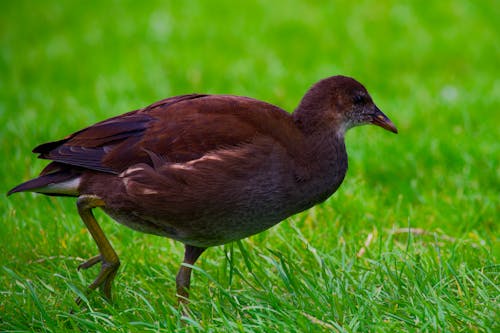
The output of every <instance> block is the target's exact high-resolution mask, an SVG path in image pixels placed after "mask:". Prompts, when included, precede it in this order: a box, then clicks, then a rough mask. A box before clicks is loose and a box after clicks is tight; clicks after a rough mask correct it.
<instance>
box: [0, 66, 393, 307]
mask: <svg viewBox="0 0 500 333" xmlns="http://www.w3.org/2000/svg"><path fill="white" fill-rule="evenodd" d="M363 124H375V125H378V126H381V127H383V128H385V129H387V130H389V131H391V132H394V133H397V129H396V127H395V126H394V124H393V123H392V122H391V121H390V120H389V119H388V118H387V117H386V116H385V115H384V114H383V113H382V112H381V111H380V110H379V109H378V108H377V106H376V105H375V104H374V103H373V101H372V99H371V97H370V95H369V94H368V92H367V91H366V89H365V87H363V85H362V84H360V83H359V82H357V81H356V80H354V79H352V78H349V77H345V76H333V77H329V78H326V79H324V80H321V81H319V82H318V83H316V84H315V85H314V86H313V87H312V88H311V89H310V90H309V91H308V92H307V93H306V94H305V96H304V97H303V98H302V101H301V102H300V104H299V106H298V107H297V109H296V110H295V111H294V112H293V113H292V114H289V113H287V112H285V111H284V110H282V109H280V108H279V107H277V106H274V105H271V104H268V103H265V102H262V101H258V100H255V99H251V98H248V97H239V96H229V95H199V94H192V95H183V96H176V97H171V98H167V99H164V100H162V101H159V102H156V103H154V104H152V105H150V106H148V107H146V108H143V109H140V110H136V111H132V112H128V113H125V114H123V115H120V116H117V117H114V118H110V119H108V120H104V121H102V122H99V123H97V124H95V125H92V126H90V127H87V128H84V129H82V130H80V131H78V132H76V133H73V134H71V135H69V136H67V137H66V138H64V139H62V140H59V141H54V142H49V143H45V144H42V145H39V146H38V147H36V148H35V149H34V150H33V152H34V153H37V154H39V156H38V157H39V158H42V159H48V160H51V161H52V162H51V163H50V164H48V165H47V167H46V168H45V169H44V170H43V171H42V172H41V174H40V176H39V177H38V178H35V179H32V180H29V181H27V182H25V183H23V184H21V185H18V186H16V187H15V188H13V189H12V190H10V191H9V193H8V194H9V195H10V194H12V193H15V192H22V191H31V192H38V193H42V194H46V195H55V196H72V197H77V207H78V212H79V214H80V217H81V218H82V220H83V222H84V223H85V225H86V226H87V228H88V230H89V231H90V234H91V235H92V237H93V238H94V240H95V242H96V243H97V247H98V249H99V255H97V256H95V257H93V258H90V259H89V260H88V261H86V262H84V263H83V264H81V265H80V266H79V268H82V269H86V268H89V267H91V266H94V265H95V264H97V263H101V270H100V272H99V274H98V275H97V278H96V279H95V281H94V282H93V283H92V284H91V285H90V286H89V288H90V289H96V288H98V287H100V288H101V289H102V291H103V293H104V295H105V296H106V297H107V298H108V299H110V298H111V285H112V282H113V279H114V277H115V275H116V272H117V270H118V266H119V265H120V261H119V259H118V256H117V254H116V252H115V251H114V249H113V248H112V246H111V244H110V243H109V241H108V240H107V238H106V236H105V235H104V233H103V231H102V229H101V228H100V227H99V225H98V223H97V221H96V220H95V218H94V216H93V213H92V209H94V208H101V209H102V210H104V211H105V212H106V213H107V214H108V215H109V216H111V217H112V218H113V219H115V220H116V221H117V222H119V223H121V224H124V225H126V226H128V227H130V228H132V229H135V230H138V231H142V232H145V233H150V234H154V235H159V236H164V237H169V238H173V239H175V240H178V241H180V242H182V243H184V244H185V254H184V261H183V263H185V264H189V265H193V264H194V263H195V261H196V260H197V259H198V257H199V256H200V255H201V254H202V252H203V251H205V249H206V248H208V247H210V246H215V245H221V244H225V243H228V242H232V241H235V240H238V239H242V238H245V237H248V236H251V235H254V234H256V233H259V232H262V231H264V230H266V229H268V228H270V227H272V226H273V225H275V224H277V223H279V222H280V221H282V220H284V219H286V218H287V217H289V216H291V215H293V214H296V213H298V212H301V211H303V210H306V209H308V208H310V207H312V206H314V205H316V204H318V203H320V202H322V201H324V200H326V199H327V198H328V197H329V196H331V195H332V194H333V193H334V192H335V191H336V190H337V188H338V187H339V186H340V184H341V183H342V181H343V179H344V176H345V173H346V171H347V153H346V149H345V145H344V135H345V132H346V131H347V130H348V129H349V128H351V127H354V126H358V125H363ZM190 277H191V268H190V267H188V266H185V265H181V267H180V270H179V272H178V274H177V278H176V283H177V295H178V297H179V300H180V301H187V298H188V288H189V285H190ZM77 301H78V300H77Z"/></svg>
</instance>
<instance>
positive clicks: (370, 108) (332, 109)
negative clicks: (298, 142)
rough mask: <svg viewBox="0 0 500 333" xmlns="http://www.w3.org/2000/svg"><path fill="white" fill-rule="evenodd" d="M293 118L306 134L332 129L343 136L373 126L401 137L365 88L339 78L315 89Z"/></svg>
mask: <svg viewBox="0 0 500 333" xmlns="http://www.w3.org/2000/svg"><path fill="white" fill-rule="evenodd" d="M294 118H295V119H296V121H298V122H299V123H300V125H301V126H302V127H303V128H304V129H305V130H306V131H307V130H312V131H317V130H321V129H323V128H330V129H331V128H333V129H334V130H335V131H336V132H337V133H338V134H339V135H342V136H343V135H344V133H345V132H346V131H347V130H348V129H349V128H352V127H354V126H359V125H365V124H373V125H377V126H380V127H382V128H384V129H386V130H388V131H391V132H393V133H398V130H397V129H396V126H395V125H394V124H393V123H392V121H391V120H390V119H389V118H388V117H387V116H386V115H385V114H383V113H382V111H380V109H379V108H378V107H377V106H376V105H375V103H374V102H373V100H372V98H371V97H370V94H368V91H367V90H366V88H365V87H364V86H363V85H362V84H361V83H359V82H358V81H356V80H354V79H352V78H350V77H346V76H340V75H339V76H332V77H329V78H326V79H323V80H321V81H319V82H318V83H316V84H315V85H313V86H312V88H311V89H310V90H309V91H308V92H307V93H306V95H305V96H304V97H303V99H302V101H301V102H300V105H299V107H298V108H297V110H295V112H294Z"/></svg>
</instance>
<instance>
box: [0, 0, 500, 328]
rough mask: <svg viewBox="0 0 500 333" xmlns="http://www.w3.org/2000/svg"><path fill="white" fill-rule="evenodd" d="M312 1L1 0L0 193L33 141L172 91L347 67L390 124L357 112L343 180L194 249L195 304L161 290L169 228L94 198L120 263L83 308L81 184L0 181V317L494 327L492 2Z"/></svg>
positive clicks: (495, 24) (103, 324)
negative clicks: (249, 233)
mask: <svg viewBox="0 0 500 333" xmlns="http://www.w3.org/2000/svg"><path fill="white" fill-rule="evenodd" d="M306 3H307V2H302V1H301V2H299V1H291V2H290V1H287V2H285V1H283V2H269V1H249V2H241V3H240V2H237V3H235V2H234V1H177V2H173V1H172V2H170V4H165V2H164V1H140V2H137V1H125V2H118V1H72V2H61V1H43V2H33V1H10V2H8V1H2V2H1V3H0V43H1V44H0V46H1V47H0V124H1V130H0V142H1V151H0V160H1V162H0V178H1V179H2V181H1V182H0V193H5V192H6V191H7V190H8V189H9V188H10V187H12V186H14V185H16V184H17V183H19V182H21V181H23V180H26V179H29V178H31V177H33V176H35V175H36V174H37V173H38V172H39V171H40V170H41V168H42V167H43V166H44V165H45V162H43V161H40V160H36V159H35V156H34V155H32V154H30V150H31V149H32V148H33V147H34V146H35V145H37V144H39V143H42V142H45V141H50V140H55V139H59V138H61V137H63V136H65V135H67V134H69V133H70V132H72V131H75V130H78V129H80V128H81V127H83V126H86V125H90V124H92V123H93V122H96V121H98V120H102V119H105V118H107V117H110V116H114V115H117V114H120V113H123V112H126V111H129V110H132V109H136V108H140V107H143V106H145V105H148V104H149V103H151V102H154V101H156V100H159V99H161V98H164V97H167V96H171V95H176V94H184V93H191V92H208V93H226V94H237V95H247V96H252V97H255V98H258V99H262V100H266V101H269V102H271V103H274V104H277V105H280V106H282V107H283V108H285V109H287V110H290V111H291V110H293V108H294V107H295V106H296V104H297V103H298V101H299V100H300V98H301V97H302V95H303V94H304V92H305V90H306V89H307V88H309V86H310V85H311V84H312V83H314V82H316V81H317V80H319V79H321V78H324V77H326V76H330V75H334V74H344V75H350V76H353V77H355V78H357V79H358V80H360V81H361V82H363V83H364V84H365V85H366V86H367V88H368V90H369V91H370V92H371V94H372V96H373V97H374V100H375V102H376V103H377V104H378V106H379V107H380V108H381V109H382V110H383V111H384V112H385V113H386V114H387V115H388V116H389V117H390V118H391V119H392V120H393V121H394V122H395V124H396V125H397V126H398V129H399V131H400V134H399V135H397V136H395V135H392V134H390V133H388V132H385V131H382V130H381V129H380V128H375V127H363V128H356V129H354V130H352V131H350V132H349V134H348V135H347V146H348V151H349V159H350V160H349V162H350V169H349V172H348V174H347V178H346V180H345V182H344V184H343V185H342V186H341V188H340V190H339V191H338V193H336V194H335V195H334V196H333V197H332V198H330V199H329V200H327V201H326V202H325V203H323V204H322V205H319V206H317V207H315V208H313V209H311V210H309V211H307V212H304V213H302V214H299V215H297V216H294V217H292V218H290V219H288V220H287V221H285V222H283V223H282V224H280V225H278V226H276V227H274V228H272V229H271V230H269V231H267V232H264V233H262V234H260V235H256V236H254V237H251V238H249V239H246V240H243V241H241V242H240V243H235V244H229V245H226V246H222V247H216V248H212V249H210V250H209V251H207V252H206V253H205V254H204V255H203V256H202V258H201V260H200V261H199V262H198V263H197V265H196V270H195V272H194V276H193V285H192V304H191V307H190V310H191V312H192V314H191V316H190V317H182V315H181V312H180V311H179V310H178V308H177V307H176V301H175V296H174V289H175V274H176V271H177V269H178V266H179V263H180V261H181V257H182V246H181V244H179V243H176V242H174V241H171V240H168V239H163V238H159V237H154V236H149V235H144V234H141V233H137V232H134V231H132V230H129V229H127V228H125V227H123V226H121V225H118V224H116V223H114V222H113V221H112V220H111V219H109V218H108V217H106V216H105V215H104V214H102V213H98V218H99V220H100V221H102V225H103V228H104V229H105V232H106V233H107V235H108V236H109V238H110V239H111V242H112V243H113V244H114V246H115V248H116V250H117V252H118V253H119V255H120V258H121V261H122V267H121V268H120V274H119V275H118V277H117V279H116V282H115V288H114V302H113V303H112V304H108V303H106V302H105V301H104V299H103V298H102V296H101V294H100V293H92V294H90V295H88V297H87V298H86V301H85V302H84V305H83V306H82V307H81V308H78V307H76V306H75V304H74V302H73V300H74V298H75V297H76V296H78V295H85V288H86V286H87V285H88V284H89V283H90V282H91V281H92V279H93V278H94V277H95V274H97V268H94V269H92V270H89V271H84V272H77V270H76V267H77V265H78V264H79V263H81V262H82V260H83V259H82V258H87V257H90V256H92V255H95V254H96V252H97V248H96V246H95V244H94V243H93V241H92V240H91V238H90V236H89V235H88V233H87V232H86V230H85V228H84V226H83V224H82V222H81V221H80V220H79V217H78V215H77V213H76V208H75V203H74V200H72V199H64V198H49V197H44V196H40V195H34V194H21V195H16V196H13V197H10V198H6V197H5V196H3V197H1V198H0V212H1V214H2V223H1V224H0V253H1V258H2V260H1V264H0V331H16V332H18V331H44V332H63V331H74V330H79V331H100V332H105V331H117V332H129V331H162V332H171V331H186V332H198V331H206V332H235V331H242V332H243V331H245V332H250V331H255V332H282V331H283V332H318V331H336V330H338V331H341V332H367V331H371V332H388V331H408V332H414V331H428V332H435V331H442V332H447V331H451V332H477V331H481V332H483V331H486V332H495V331H496V332H498V330H500V322H499V317H500V315H499V304H498V301H499V295H500V292H499V284H500V283H499V282H500V281H499V266H498V255H499V251H498V250H499V247H498V235H499V228H498V224H499V223H498V222H499V219H500V209H499V192H500V165H499V161H500V143H499V142H500V137H499V130H498V124H499V123H500V114H499V110H500V79H499V77H500V75H499V74H500V70H499V67H498V59H500V44H499V40H500V33H499V29H500V28H499V27H500V25H499V21H498V18H499V17H500V6H498V4H497V3H496V2H495V1H493V0H492V1H487V0H486V1H466V0H463V1H458V0H455V1H434V2H425V3H424V2H421V1H410V2H401V1H384V2H380V1H379V2H370V1H356V2H355V1H335V2H332V3H330V4H328V5H326V4H325V3H326V2H323V1H311V2H308V3H309V4H306ZM408 228H411V229H408ZM408 230H411V231H412V233H410V234H409V233H408ZM71 310H73V311H71Z"/></svg>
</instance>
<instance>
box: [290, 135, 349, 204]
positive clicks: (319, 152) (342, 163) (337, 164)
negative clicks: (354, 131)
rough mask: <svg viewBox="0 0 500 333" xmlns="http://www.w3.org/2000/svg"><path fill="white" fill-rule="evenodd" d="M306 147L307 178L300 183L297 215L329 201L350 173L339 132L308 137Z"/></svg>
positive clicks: (304, 153)
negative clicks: (347, 172)
mask: <svg viewBox="0 0 500 333" xmlns="http://www.w3.org/2000/svg"><path fill="white" fill-rule="evenodd" d="M302 147H303V149H304V151H303V155H302V156H303V157H304V159H303V162H304V163H305V164H304V167H305V170H306V172H305V174H307V177H306V178H305V179H304V180H303V181H299V182H298V188H297V190H298V191H297V192H298V194H299V195H298V198H297V206H296V207H295V208H297V209H296V210H295V211H294V213H296V212H299V211H303V210H305V209H308V208H310V207H312V206H314V205H316V204H318V203H320V202H323V201H325V200H326V199H327V198H328V197H330V196H331V195H332V194H333V193H334V192H335V191H336V190H337V189H338V187H339V186H340V184H341V183H342V181H343V180H344V177H345V174H346V171H347V152H346V148H345V144H344V137H343V135H342V136H338V135H337V133H336V131H331V132H329V133H327V132H325V133H321V132H319V133H312V134H309V135H306V136H304V145H303V146H302Z"/></svg>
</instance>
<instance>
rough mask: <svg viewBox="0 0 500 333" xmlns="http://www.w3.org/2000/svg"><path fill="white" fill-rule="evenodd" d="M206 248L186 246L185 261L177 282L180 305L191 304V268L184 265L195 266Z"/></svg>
mask: <svg viewBox="0 0 500 333" xmlns="http://www.w3.org/2000/svg"><path fill="white" fill-rule="evenodd" d="M205 250H206V249H205V248H201V247H196V246H192V245H187V244H186V249H185V251H184V261H183V262H182V265H181V268H180V269H179V272H178V273H177V277H176V279H175V282H176V284H177V300H178V302H179V303H188V302H189V284H190V282H191V267H187V266H184V264H189V265H194V263H195V262H196V260H197V259H198V258H199V257H200V255H201V254H202V253H203V251H205Z"/></svg>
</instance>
